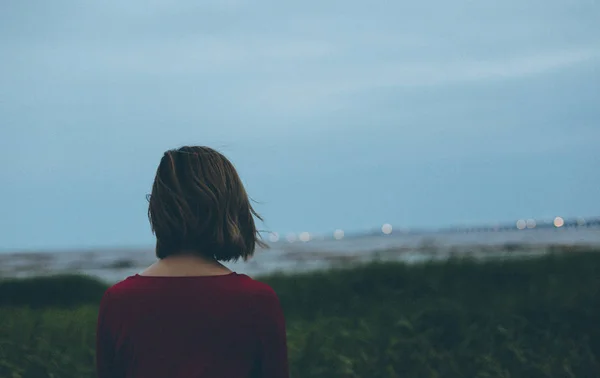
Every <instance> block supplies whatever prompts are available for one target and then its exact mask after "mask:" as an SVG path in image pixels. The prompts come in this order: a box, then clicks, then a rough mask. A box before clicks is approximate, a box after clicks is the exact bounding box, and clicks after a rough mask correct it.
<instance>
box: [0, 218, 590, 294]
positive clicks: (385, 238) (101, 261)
mask: <svg viewBox="0 0 600 378" xmlns="http://www.w3.org/2000/svg"><path fill="white" fill-rule="evenodd" d="M550 245H586V246H598V247H600V228H598V227H596V228H570V229H569V228H561V229H533V230H524V231H518V230H515V231H498V232H493V231H489V232H472V233H428V234H402V233H393V234H391V235H378V236H363V237H354V238H345V239H342V240H313V241H310V242H307V243H303V242H295V243H288V242H278V243H273V244H271V249H269V250H264V251H263V250H260V251H257V253H256V255H255V257H254V258H253V259H252V260H251V261H249V262H246V263H244V262H238V263H230V264H228V266H229V267H230V268H232V269H234V270H236V271H238V272H240V273H246V274H249V275H261V274H266V273H272V272H276V271H283V272H300V271H308V270H314V269H324V268H328V267H332V266H338V265H343V264H348V263H353V262H361V261H368V260H372V259H374V258H379V259H383V260H399V261H405V262H409V263H410V262H419V261H424V260H427V259H444V258H448V257H449V256H451V255H459V256H460V255H470V256H472V257H477V258H483V259H485V258H494V257H501V258H506V257H511V256H522V255H539V254H544V253H547V252H548V246H550ZM153 261H154V255H153V251H152V249H151V248H148V249H138V250H123V249H111V250H97V251H94V250H92V251H66V252H52V253H50V252H39V253H19V254H8V253H4V254H0V276H3V277H24V276H32V275H40V274H57V273H83V274H89V275H93V276H97V277H100V278H102V279H104V280H106V281H108V282H116V281H118V280H121V279H123V278H125V277H127V276H129V275H132V274H135V273H138V272H139V271H141V270H143V269H144V268H145V267H146V266H148V265H150V264H152V262H153Z"/></svg>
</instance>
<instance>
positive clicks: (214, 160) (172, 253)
mask: <svg viewBox="0 0 600 378" xmlns="http://www.w3.org/2000/svg"><path fill="white" fill-rule="evenodd" d="M149 202H150V204H149V210H148V217H149V219H150V224H151V226H152V231H153V232H154V234H155V236H156V256H157V257H158V261H157V262H156V263H155V264H153V265H152V266H150V267H149V268H147V269H146V270H145V271H144V272H142V273H141V274H136V275H134V276H131V277H128V278H127V279H125V280H124V281H121V282H119V283H117V284H116V285H114V286H112V287H111V288H109V289H108V290H107V291H106V293H105V294H104V297H103V298H102V302H101V304H100V311H99V315H98V328H97V337H96V339H97V343H96V362H97V369H98V376H99V377H100V378H109V377H110V378H118V377H143V378H152V377H160V378H167V377H170V378H177V377H185V378H192V377H194V378H195V377H198V378H200V377H202V378H205V377H223V378H238V377H273V378H280V377H286V378H287V377H288V376H289V373H288V364H287V347H286V333H285V322H284V318H283V313H282V310H281V306H280V304H279V300H278V298H277V296H276V294H275V292H274V291H273V289H271V288H270V287H269V286H267V285H265V284H263V283H260V282H258V281H254V280H253V279H251V278H250V277H248V276H246V275H243V274H237V273H235V272H232V271H230V270H229V269H227V268H226V267H225V266H224V265H222V264H221V263H220V262H222V261H235V260H237V259H240V258H241V259H243V260H247V259H249V258H250V257H251V256H252V255H253V253H254V249H255V245H256V244H259V245H261V246H264V244H263V243H262V242H261V241H260V240H259V235H258V232H257V230H256V227H255V224H254V218H253V217H254V216H256V217H257V218H259V219H260V217H259V216H258V215H257V214H256V213H255V212H254V210H253V208H252V206H251V204H250V201H249V199H248V195H247V194H246V191H245V189H244V187H243V185H242V182H241V180H240V178H239V177H238V174H237V172H236V170H235V168H234V167H233V165H232V164H231V163H230V162H229V161H228V160H227V158H225V157H224V156H223V155H221V154H220V153H218V152H216V151H214V150H212V149H210V148H207V147H182V148H180V149H177V150H170V151H167V152H166V153H165V154H164V156H163V157H162V159H161V161H160V164H159V166H158V170H157V172H156V178H155V180H154V184H153V186H152V194H151V195H150V197H149Z"/></svg>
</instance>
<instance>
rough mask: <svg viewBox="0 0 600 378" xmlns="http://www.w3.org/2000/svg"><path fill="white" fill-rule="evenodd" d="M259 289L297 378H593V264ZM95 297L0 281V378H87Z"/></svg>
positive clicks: (65, 283) (312, 280) (597, 343)
mask: <svg viewBox="0 0 600 378" xmlns="http://www.w3.org/2000/svg"><path fill="white" fill-rule="evenodd" d="M262 280H263V281H265V282H267V283H269V284H270V285H272V286H273V288H274V289H275V290H276V291H277V293H278V294H279V297H280V300H281V303H282V305H283V307H284V311H285V314H286V318H287V321H288V346H289V355H290V363H291V372H292V376H293V377H295V378H301V377H314V378H320V377H324V378H325V377H326V378H332V377H361V378H369V377H372V378H378V377H419V378H421V377H422V378H428V377H437V378H442V377H467V378H476V377H481V378H483V377H506V378H509V377H510V378H515V377H517V378H536V377H577V378H588V377H600V253H572V254H569V255H560V256H559V255H557V256H550V257H545V258H541V259H532V260H520V261H512V262H492V263H485V264H482V263H476V262H468V261H462V262H461V261H450V262H446V263H437V264H434V263H432V264H425V265H418V266H405V265H402V264H390V263H387V264H381V263H379V264H378V263H374V264H369V265H365V266H361V267H357V268H353V269H347V270H336V271H329V272H320V273H310V274H302V275H293V276H284V275H273V276H269V277H264V278H263V279H262ZM104 288H105V286H104V285H103V284H101V283H99V282H96V281H93V280H90V279H88V278H82V277H73V276H70V277H55V278H51V279H47V278H44V279H41V278H40V279H32V280H25V281H18V282H17V281H5V282H0V377H7V378H13V377H60V378H68V377H93V376H94V328H95V321H96V311H97V306H96V303H97V302H98V301H99V298H100V296H101V293H102V291H103V290H104ZM72 290H75V291H76V294H73V291H72Z"/></svg>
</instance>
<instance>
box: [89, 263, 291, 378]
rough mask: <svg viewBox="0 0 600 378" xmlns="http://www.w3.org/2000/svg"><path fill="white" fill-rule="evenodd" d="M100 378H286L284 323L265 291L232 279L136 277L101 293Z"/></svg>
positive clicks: (247, 281) (240, 277) (263, 287)
mask: <svg viewBox="0 0 600 378" xmlns="http://www.w3.org/2000/svg"><path fill="white" fill-rule="evenodd" d="M96 362H97V369H98V376H99V377H100V378H125V377H128V378H133V377H140V378H141V377H143V378H153V377H160V378H167V377H168V378H178V377H182V378H183V377H185V378H213V377H215V378H216V377H219V378H221V377H222V378H238V377H240V378H241V377H244V378H245V377H261V378H263V377H264V378H288V377H289V373H288V361H287V347H286V333H285V321H284V318H283V312H282V310H281V306H280V304H279V300H278V298H277V296H276V294H275V292H274V291H273V289H271V288H270V287H269V286H267V285H266V284H263V283H260V282H258V281H255V280H253V279H251V278H250V277H248V276H246V275H243V274H237V273H231V274H228V275H223V276H209V277H146V276H139V275H135V276H132V277H129V278H127V279H125V280H124V281H122V282H119V283H118V284H116V285H114V286H113V287H111V288H110V289H108V290H107V291H106V293H105V294H104V297H103V298H102V302H101V304H100V311H99V314H98V329H97V343H96Z"/></svg>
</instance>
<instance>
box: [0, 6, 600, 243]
mask: <svg viewBox="0 0 600 378" xmlns="http://www.w3.org/2000/svg"><path fill="white" fill-rule="evenodd" d="M598 20H600V3H599V2H597V1H586V0H581V1H577V0H571V1H564V0H562V1H556V0H550V1H541V0H530V1H528V0H525V1H523V0H506V1H502V2H500V1H491V0H481V1H464V0H463V1H460V0H458V1H443V0H424V1H411V2H407V1H368V2H367V1H352V0H350V1H348V0H346V1H321V0H319V1H313V0H307V1H302V2H297V3H296V5H292V4H290V3H289V2H284V1H268V2H266V1H243V0H239V1H236V0H232V1H228V0H215V1H204V2H202V1H196V0H194V1H188V0H179V1H159V0H144V1H141V0H135V1H133V0H130V1H121V0H111V1H96V2H94V1H87V2H83V1H62V0H61V1H58V0H55V1H42V0H39V1H20V0H3V1H1V2H0V128H1V129H0V171H1V175H0V180H1V182H0V183H1V186H0V250H11V249H31V248H33V249H35V248H52V249H54V248H76V247H94V246H143V245H148V246H149V245H151V244H152V241H153V238H152V235H151V233H150V229H149V226H148V222H147V218H146V210H147V202H146V199H145V195H146V194H147V193H148V192H149V191H150V186H151V182H152V179H153V175H154V172H155V169H156V165H157V164H158V161H159V159H160V157H161V155H162V152H163V151H164V150H166V149H169V148H173V147H178V146H180V145H184V144H201V145H208V146H212V147H216V148H217V149H219V150H220V151H221V152H223V153H225V154H226V155H227V156H228V157H230V158H231V160H232V161H233V162H234V164H235V165H236V166H237V167H238V168H239V171H240V174H241V176H242V178H243V179H244V181H245V182H246V184H247V189H248V192H249V193H250V195H251V196H252V197H253V198H254V199H256V200H257V201H259V202H260V203H259V204H258V205H257V209H258V211H259V212H261V213H262V214H263V215H264V217H265V219H266V224H265V225H263V228H265V229H269V230H272V231H277V232H280V233H287V232H292V231H294V232H300V231H309V232H331V231H333V230H335V229H337V228H343V229H346V230H364V229H367V228H376V227H380V225H381V224H382V223H385V222H389V223H391V224H392V225H393V226H395V227H442V226H450V225H456V224H478V223H480V222H486V223H490V222H497V221H507V222H512V221H516V220H517V219H519V218H529V217H533V218H547V217H553V216H555V215H562V216H567V217H568V216H580V215H581V216H586V215H600V70H599V67H600V24H599V23H598Z"/></svg>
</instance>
